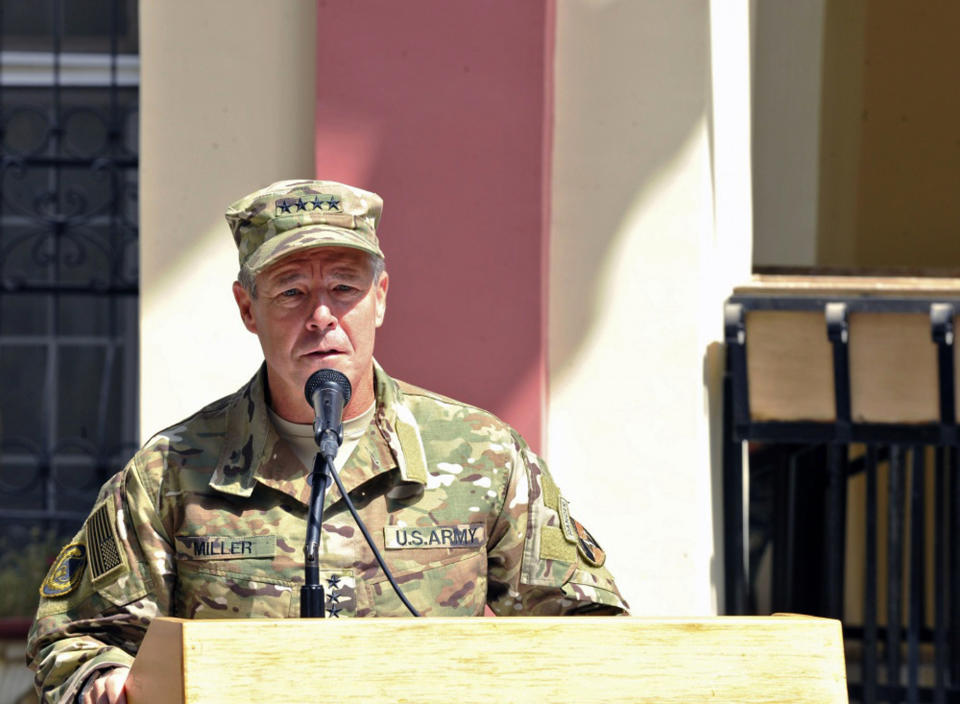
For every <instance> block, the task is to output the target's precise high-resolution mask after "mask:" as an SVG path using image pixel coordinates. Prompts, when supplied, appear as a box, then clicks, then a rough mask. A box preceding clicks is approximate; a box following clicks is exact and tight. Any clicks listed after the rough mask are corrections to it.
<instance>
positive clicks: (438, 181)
mask: <svg viewBox="0 0 960 704" xmlns="http://www.w3.org/2000/svg"><path fill="white" fill-rule="evenodd" d="M318 19H319V26H318V30H317V31H318V41H317V45H318V50H317V53H318V55H317V88H316V89H317V136H316V171H317V177H318V178H329V179H335V180H342V181H345V182H347V183H352V184H354V185H357V186H361V187H364V188H369V189H371V190H374V191H376V192H378V193H380V194H381V195H382V196H383V198H384V202H385V205H384V216H383V220H382V223H381V228H380V239H381V246H382V247H383V250H384V252H385V253H386V255H387V269H388V271H389V272H390V286H391V287H390V293H389V297H388V305H387V318H386V322H385V324H384V327H383V328H382V329H381V330H380V333H379V336H378V339H377V358H378V360H379V361H380V362H381V364H383V365H384V367H385V368H386V369H387V371H388V372H389V373H391V374H392V375H394V376H396V377H398V378H401V379H404V380H406V381H409V382H411V383H414V384H417V385H419V386H424V387H426V388H429V389H431V390H434V391H437V392H440V393H443V394H446V395H448V396H452V397H454V398H458V399H460V400H463V401H467V402H469V403H473V404H476V405H478V406H481V407H483V408H486V409H488V410H490V411H492V412H494V413H496V414H497V415H499V416H500V417H502V418H503V419H504V420H506V421H507V422H509V423H511V424H512V425H514V426H515V427H516V428H517V429H518V430H519V431H520V432H521V433H523V434H524V436H525V437H526V438H527V440H528V441H529V442H530V443H531V445H532V446H533V447H534V448H537V449H538V448H539V447H540V446H541V441H542V432H543V428H544V426H545V422H544V420H545V419H544V418H543V413H544V408H545V394H546V330H547V326H546V324H547V321H546V298H545V296H546V272H547V259H546V254H547V243H548V234H549V233H548V227H549V184H550V181H549V179H550V148H551V143H550V139H551V130H552V125H551V121H552V110H553V96H552V93H551V90H552V79H553V76H552V64H553V31H554V24H553V0H523V1H522V2H517V0H482V1H479V0H477V1H472V2H459V1H451V0H403V1H402V2H397V1H396V0H319V7H318ZM277 109H278V110H282V109H283V106H282V105H278V106H277ZM292 176H293V175H292ZM587 236H588V235H587Z"/></svg>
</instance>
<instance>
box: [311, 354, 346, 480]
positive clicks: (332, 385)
mask: <svg viewBox="0 0 960 704" xmlns="http://www.w3.org/2000/svg"><path fill="white" fill-rule="evenodd" d="M303 393H304V395H305V396H306V397H307V403H309V404H310V405H311V406H313V413H314V421H313V439H314V441H315V442H316V443H317V445H318V446H319V447H320V454H321V455H323V456H324V457H325V458H327V459H328V460H330V463H331V464H332V463H333V460H334V458H335V457H336V456H337V450H339V449H340V443H342V442H343V408H344V406H346V405H347V403H349V401H350V393H351V389H350V380H349V379H347V377H346V376H345V375H344V374H342V373H340V372H338V371H337V370H336V369H321V370H319V371H316V372H314V373H313V374H311V375H310V378H309V379H307V383H306V386H304V389H303Z"/></svg>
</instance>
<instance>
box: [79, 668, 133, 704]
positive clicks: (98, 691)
mask: <svg viewBox="0 0 960 704" xmlns="http://www.w3.org/2000/svg"><path fill="white" fill-rule="evenodd" d="M129 674H130V668H129V667H115V668H114V669H112V670H107V671H105V672H101V673H100V675H99V677H94V678H93V679H92V680H90V681H88V682H87V683H86V684H85V685H84V687H83V689H82V690H81V691H80V696H79V697H78V701H79V702H80V704H127V696H126V694H124V691H123V685H124V683H125V682H126V681H127V675H129Z"/></svg>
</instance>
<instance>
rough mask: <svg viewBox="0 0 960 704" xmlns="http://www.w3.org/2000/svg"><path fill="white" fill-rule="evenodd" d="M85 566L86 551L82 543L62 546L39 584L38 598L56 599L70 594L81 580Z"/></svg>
mask: <svg viewBox="0 0 960 704" xmlns="http://www.w3.org/2000/svg"><path fill="white" fill-rule="evenodd" d="M86 565H87V549H86V547H84V545H83V543H70V544H69V545H66V546H64V548H63V549H62V550H61V551H60V554H59V555H57V559H56V560H54V561H53V565H52V566H51V567H50V571H49V572H47V576H46V577H44V579H43V582H42V583H41V584H40V596H42V597H58V596H64V595H66V594H69V593H70V592H72V591H73V590H74V589H76V588H77V585H78V584H80V580H81V579H83V570H84V568H85V567H86Z"/></svg>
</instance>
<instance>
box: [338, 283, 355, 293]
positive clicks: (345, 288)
mask: <svg viewBox="0 0 960 704" xmlns="http://www.w3.org/2000/svg"><path fill="white" fill-rule="evenodd" d="M333 290H334V291H336V292H337V293H352V292H353V291H356V290H357V289H356V287H354V286H350V285H349V284H337V285H336V286H334V287H333Z"/></svg>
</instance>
